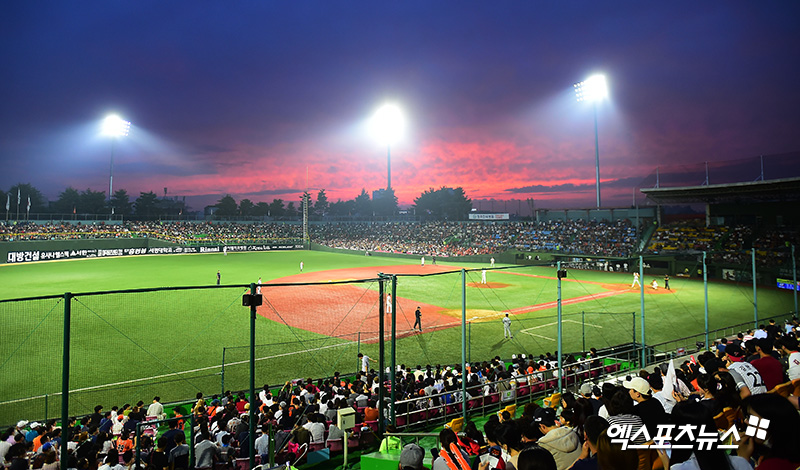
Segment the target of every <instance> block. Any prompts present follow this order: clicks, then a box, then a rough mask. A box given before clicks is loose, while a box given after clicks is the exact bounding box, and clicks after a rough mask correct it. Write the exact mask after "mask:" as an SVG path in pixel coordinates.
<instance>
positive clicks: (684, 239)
mask: <svg viewBox="0 0 800 470" xmlns="http://www.w3.org/2000/svg"><path fill="white" fill-rule="evenodd" d="M729 231H730V228H729V227H727V226H711V227H706V226H705V224H704V222H703V221H698V220H692V221H682V222H676V223H673V224H668V225H663V226H661V227H659V228H658V229H656V231H655V232H654V233H653V236H652V237H651V238H650V244H649V245H648V247H647V251H649V252H651V253H658V254H668V253H681V252H698V251H708V252H710V251H713V250H714V249H715V248H716V247H717V246H718V244H719V242H720V241H721V240H722V238H723V237H725V236H726V235H727V234H728V232H729Z"/></svg>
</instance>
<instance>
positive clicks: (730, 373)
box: [0, 319, 800, 470]
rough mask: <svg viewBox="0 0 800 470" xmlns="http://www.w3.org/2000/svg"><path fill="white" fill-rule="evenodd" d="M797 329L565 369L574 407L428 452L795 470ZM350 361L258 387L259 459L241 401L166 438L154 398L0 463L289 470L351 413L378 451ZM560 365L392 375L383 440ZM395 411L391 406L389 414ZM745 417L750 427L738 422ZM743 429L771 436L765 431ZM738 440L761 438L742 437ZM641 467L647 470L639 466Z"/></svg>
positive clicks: (540, 362)
mask: <svg viewBox="0 0 800 470" xmlns="http://www.w3.org/2000/svg"><path fill="white" fill-rule="evenodd" d="M797 328H798V323H797V320H796V319H794V320H792V321H787V322H786V324H785V325H782V326H779V325H776V324H775V323H774V321H771V322H770V324H769V325H762V326H761V327H760V328H759V329H758V330H757V331H755V332H752V331H748V332H746V333H741V334H739V335H738V336H737V337H736V338H722V339H721V340H720V341H719V342H718V343H717V344H716V345H715V347H714V348H713V350H710V351H705V352H703V353H702V354H699V356H698V358H697V361H694V360H692V361H684V362H683V363H682V364H680V365H679V367H678V368H675V367H673V366H672V364H663V365H660V366H658V367H656V368H655V369H654V370H653V371H652V372H648V371H644V370H642V371H641V372H640V373H639V374H638V375H636V376H634V377H630V376H628V377H625V379H624V380H622V381H616V380H606V381H605V382H603V376H604V375H605V374H607V373H608V372H611V371H609V370H608V369H607V367H608V366H604V364H603V363H602V361H601V359H602V358H601V357H600V356H598V354H597V352H596V351H594V350H592V351H590V352H589V353H588V354H587V355H586V357H577V358H576V357H574V356H566V357H565V358H564V364H565V365H564V370H563V374H564V377H563V378H564V379H565V382H566V384H568V385H571V386H572V388H573V389H574V390H575V392H574V393H573V392H567V391H564V392H563V393H561V394H559V393H552V394H549V395H548V396H547V398H545V400H544V401H543V403H542V405H541V406H540V405H538V404H536V403H529V404H527V405H526V406H525V407H524V410H523V411H522V413H521V416H520V417H516V409H515V408H516V407H515V406H514V405H512V406H507V407H505V408H501V411H500V412H498V413H497V414H496V415H494V416H493V417H491V418H490V419H489V421H488V422H487V423H486V424H485V425H484V427H483V432H481V431H480V430H478V429H477V427H476V426H475V424H474V423H469V422H468V423H466V424H465V426H464V428H463V431H464V432H463V434H456V433H455V432H454V430H453V429H450V428H449V427H446V428H445V429H444V430H443V431H442V432H441V433H440V435H439V440H440V443H441V448H437V449H432V450H431V452H432V453H433V457H434V460H433V467H432V470H470V469H471V468H472V467H471V466H470V464H469V462H468V461H469V459H470V457H475V456H478V455H481V456H483V457H479V458H480V459H481V461H482V462H486V461H488V462H489V464H490V465H491V467H492V468H493V469H509V470H510V469H520V470H531V469H532V468H534V467H532V465H533V463H536V464H537V465H539V466H538V467H535V468H545V469H548V470H553V469H558V470H566V469H586V468H597V469H602V470H608V469H614V470H627V469H631V470H633V469H637V468H656V467H654V466H653V462H655V461H659V462H660V464H661V465H663V467H664V468H671V469H679V470H685V469H703V470H710V469H713V470H716V469H723V468H732V469H736V470H744V469H751V468H753V465H754V466H755V469H756V470H770V469H784V468H786V469H789V468H791V469H795V468H797V466H798V465H800V433H799V432H798V430H800V415H799V414H798V397H797V396H795V395H794V394H793V393H791V391H793V390H797V389H798V388H800V352H798V338H797ZM359 359H360V360H361V363H362V367H361V369H362V370H361V371H360V372H359V373H357V374H356V375H355V376H354V377H353V378H352V380H343V378H342V377H340V376H339V374H338V373H335V374H334V376H333V377H330V378H327V379H317V380H313V379H306V380H295V381H290V382H286V383H285V384H284V385H283V386H282V387H281V388H280V389H278V388H277V387H274V388H271V387H269V386H268V385H264V387H263V389H262V390H261V391H260V392H259V393H258V397H257V399H256V400H255V404H256V406H257V416H258V418H257V419H258V426H257V429H258V430H259V435H258V437H257V439H255V447H254V448H253V449H250V444H249V426H248V415H249V406H250V403H249V401H247V400H246V398H245V394H244V392H239V393H231V392H226V393H225V394H223V395H221V396H212V397H204V396H203V394H202V393H198V394H197V396H196V401H194V402H193V403H192V404H191V405H188V406H186V405H185V406H183V407H181V406H178V407H175V408H173V410H172V412H171V414H172V416H170V417H169V418H171V419H169V421H168V425H167V426H166V427H165V429H160V430H159V431H156V427H155V426H146V423H147V421H148V420H153V419H164V418H166V417H167V413H166V411H165V407H164V405H162V404H161V402H160V398H159V397H154V398H153V400H152V402H151V403H149V404H148V405H145V403H143V402H141V401H140V402H138V403H137V404H136V405H135V406H130V405H127V404H126V405H124V406H122V407H116V406H114V407H112V408H110V409H109V410H106V409H105V408H104V407H103V406H102V405H98V406H96V407H95V408H94V412H93V413H91V414H90V415H87V416H85V417H83V418H81V419H80V420H78V419H72V420H71V422H70V423H68V426H69V429H70V433H69V436H70V438H69V439H68V440H66V441H67V442H64V440H65V439H62V430H61V429H60V428H59V427H56V426H55V422H54V421H50V422H47V423H44V424H39V423H29V422H27V421H24V420H22V421H19V422H18V423H17V424H16V426H14V427H10V428H9V429H7V430H5V432H3V434H2V437H1V438H0V459H2V460H4V462H5V464H6V465H7V466H8V468H10V469H12V470H25V469H31V468H32V469H44V470H55V469H57V468H59V464H60V462H59V453H58V451H59V448H60V447H61V446H63V445H66V446H67V447H66V448H67V450H68V459H69V460H68V463H67V468H70V469H73V468H74V469H80V470H87V469H89V470H94V469H96V468H100V469H101V470H112V469H113V470H122V469H124V468H126V467H127V468H133V466H134V460H135V458H134V453H133V451H134V448H135V447H136V446H137V443H136V442H134V438H133V437H132V436H133V435H134V434H133V432H134V431H135V429H136V425H137V423H145V433H144V434H143V435H142V436H141V438H140V441H139V442H138V447H139V448H140V449H141V452H142V454H141V459H142V460H141V462H143V466H144V468H148V469H158V470H167V469H169V470H176V469H178V470H180V469H188V468H189V447H188V444H187V443H186V433H190V435H191V436H193V442H194V446H195V447H194V458H195V465H194V467H193V468H202V469H206V468H212V467H213V468H217V469H223V468H233V465H234V462H235V459H243V458H247V457H249V456H250V455H251V453H254V454H255V455H256V456H258V459H259V460H260V461H261V462H266V458H267V455H268V454H269V453H270V445H271V441H270V438H269V429H270V426H272V427H273V429H275V430H276V432H275V441H274V446H275V447H274V448H273V449H272V450H273V451H277V461H278V462H286V461H289V462H295V461H296V459H298V458H300V456H301V454H303V453H304V452H305V450H307V449H312V450H313V449H321V448H323V447H325V446H327V447H328V448H330V449H331V450H334V451H335V450H341V449H342V446H343V445H348V444H346V443H345V442H346V441H348V438H346V437H345V432H346V431H347V432H348V433H350V432H351V430H349V429H346V430H343V429H339V428H338V427H337V426H336V424H334V422H335V421H336V413H337V410H339V409H346V408H352V409H353V410H354V411H355V412H356V414H355V422H356V426H355V428H354V429H353V430H352V432H354V433H355V434H356V435H357V436H358V442H359V443H360V445H368V444H377V440H376V437H375V433H374V432H373V431H375V430H377V429H378V425H377V420H378V417H379V414H380V411H379V409H378V407H379V406H381V403H380V402H379V399H378V397H379V392H380V388H381V387H384V388H385V389H384V392H385V396H386V397H389V396H390V394H389V392H390V390H389V389H388V388H389V382H388V381H386V380H384V381H381V380H380V378H379V375H378V374H377V373H376V371H375V370H374V369H371V368H370V362H371V361H373V360H371V359H370V358H368V357H366V356H363V355H362V354H359ZM556 359H557V358H555V357H554V356H553V354H550V353H548V354H546V355H541V356H539V357H538V358H535V357H530V356H527V357H526V356H525V355H524V354H520V355H514V356H512V358H511V360H510V361H509V362H505V361H502V360H500V358H499V357H495V358H493V359H492V360H490V361H485V362H482V363H475V364H467V365H466V368H465V369H464V370H462V368H461V367H459V366H454V367H449V366H447V367H443V366H441V365H436V366H431V365H429V366H424V367H423V366H421V365H418V366H416V367H414V368H409V367H406V366H404V365H401V366H399V367H398V369H397V370H396V371H395V374H396V377H395V378H396V383H397V387H396V393H397V395H399V397H396V398H397V400H396V402H395V411H396V421H395V423H391V425H390V426H389V427H388V428H387V430H388V431H389V432H392V431H394V430H395V429H396V428H395V426H396V427H402V426H405V425H408V424H411V422H412V417H413V416H415V415H416V416H417V417H418V418H419V416H425V418H419V419H429V418H430V417H431V414H432V413H434V412H436V413H445V414H446V413H448V412H449V413H452V416H453V417H454V418H455V417H458V416H460V410H459V408H460V406H464V405H465V404H466V406H467V407H468V408H477V407H479V406H483V405H484V404H485V403H492V404H496V403H499V405H498V406H499V407H503V406H504V405H506V404H513V403H514V397H519V396H523V395H525V394H527V393H531V392H532V390H533V389H534V387H535V386H536V385H544V386H542V387H539V388H538V390H540V391H546V392H552V391H554V390H552V389H551V387H552V385H554V381H555V379H556V378H557V377H558V369H557V367H555V363H556ZM612 371H613V370H612ZM463 381H466V384H464V383H463ZM792 381H794V382H792ZM464 386H465V388H466V395H464V392H463V391H462V390H463V387H464ZM523 390H525V392H523ZM493 397H497V399H498V400H497V401H494V400H493V399H492V398H493ZM390 405H391V401H388V400H387V401H386V402H385V403H384V404H383V406H384V408H386V407H388V406H390ZM189 414H191V417H192V418H193V420H190V419H189V418H190V416H189ZM384 416H387V414H384ZM745 417H750V418H748V421H746V422H745V421H744V419H745ZM752 417H757V418H759V419H763V420H766V421H764V423H762V425H761V426H760V427H759V425H758V422H757V421H754V420H753V418H752ZM190 423H193V427H192V426H190V425H189V424H190ZM737 424H739V425H742V426H740V427H738V428H737V427H736V425H737ZM454 426H455V424H454ZM746 426H750V427H754V428H758V430H757V432H756V431H755V430H754V431H753V432H752V433H751V432H750V430H749V429H748V430H747V432H744V430H745V427H746ZM688 428H691V429H690V430H689V431H685V429H688ZM456 430H458V429H456ZM681 430H683V431H681ZM731 430H736V432H735V433H733V434H732V431H731ZM695 432H697V434H695ZM665 433H666V434H665ZM720 435H722V436H723V437H722V438H721V437H720ZM623 437H624V439H623ZM659 437H661V438H662V440H667V441H669V442H670V443H671V444H672V446H673V447H672V450H671V453H667V452H662V451H656V450H654V449H639V450H635V449H631V448H627V444H628V443H630V444H632V445H642V444H645V443H647V442H651V441H652V440H656V441H657V440H658V439H659ZM370 438H371V440H370ZM728 438H734V440H735V442H734V446H733V447H734V448H735V454H736V455H735V456H734V455H729V454H728V453H726V452H725V451H724V450H723V449H721V448H719V447H716V446H715V445H714V444H722V443H723V442H722V441H725V442H727V441H726V439H728ZM623 441H625V444H623V443H622V442H623ZM702 442H709V443H714V444H709V445H705V446H704V445H701V443H702ZM381 448H382V449H392V448H395V449H401V448H402V451H401V457H400V463H401V468H402V469H406V468H407V469H411V468H413V469H414V470H422V467H421V458H422V457H424V451H422V449H420V448H415V447H409V446H403V443H402V441H401V440H400V439H399V438H397V437H392V436H389V437H387V438H386V439H384V441H383V442H381ZM420 454H422V455H420ZM404 456H405V457H404ZM404 462H405V464H404ZM643 462H645V463H646V465H645V467H641V466H640V465H643ZM406 464H407V465H406ZM480 468H485V467H483V465H481V467H480Z"/></svg>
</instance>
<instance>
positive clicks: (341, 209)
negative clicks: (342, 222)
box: [328, 199, 356, 217]
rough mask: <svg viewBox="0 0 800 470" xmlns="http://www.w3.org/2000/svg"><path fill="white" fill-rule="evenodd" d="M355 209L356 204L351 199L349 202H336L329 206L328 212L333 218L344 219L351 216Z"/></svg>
mask: <svg viewBox="0 0 800 470" xmlns="http://www.w3.org/2000/svg"><path fill="white" fill-rule="evenodd" d="M355 207H356V202H355V201H354V200H352V199H351V200H349V201H336V202H334V203H333V204H331V205H330V209H328V211H329V213H330V214H331V215H333V216H337V217H344V216H348V215H353V214H354V213H355Z"/></svg>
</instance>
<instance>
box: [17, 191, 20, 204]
mask: <svg viewBox="0 0 800 470" xmlns="http://www.w3.org/2000/svg"><path fill="white" fill-rule="evenodd" d="M19 196H20V190H19V188H17V208H19Z"/></svg>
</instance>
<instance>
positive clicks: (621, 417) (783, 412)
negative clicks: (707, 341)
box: [434, 319, 800, 470]
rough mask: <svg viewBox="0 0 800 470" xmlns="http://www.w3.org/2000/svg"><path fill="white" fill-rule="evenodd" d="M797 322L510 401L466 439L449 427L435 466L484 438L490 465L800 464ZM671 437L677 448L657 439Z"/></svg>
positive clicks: (628, 469)
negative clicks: (540, 398)
mask: <svg viewBox="0 0 800 470" xmlns="http://www.w3.org/2000/svg"><path fill="white" fill-rule="evenodd" d="M797 327H798V323H797V320H796V319H794V320H792V321H790V322H787V323H786V324H785V325H783V326H778V325H776V324H775V323H774V322H770V324H769V325H762V326H761V327H760V328H759V330H758V331H756V332H752V331H751V332H747V333H742V334H740V335H739V336H738V337H737V338H734V339H731V340H730V341H729V340H728V339H727V338H725V339H724V341H720V343H719V344H718V345H717V346H716V348H715V350H713V351H706V352H704V353H702V354H700V355H699V357H698V360H697V361H695V360H691V361H684V362H683V363H682V364H679V367H678V368H677V369H676V368H675V367H674V366H672V364H663V365H660V366H658V367H656V368H655V369H654V370H653V371H652V372H648V371H645V370H642V371H641V372H640V373H639V374H638V375H637V376H634V377H626V378H625V380H624V381H623V382H621V385H620V384H615V383H613V382H610V381H608V382H606V383H603V384H602V386H601V387H600V386H598V385H597V384H599V382H597V381H592V382H588V381H587V382H584V383H583V384H582V385H581V386H580V388H579V389H578V391H577V393H570V392H564V393H562V394H561V395H553V396H552V397H551V398H550V399H549V400H548V399H546V400H544V402H543V403H542V405H541V406H540V405H538V404H536V403H530V404H528V405H526V406H525V407H524V410H523V412H522V416H521V417H516V416H515V415H514V411H513V410H512V409H511V407H507V408H504V409H502V410H501V411H500V412H499V413H497V415H496V416H492V417H491V418H490V420H489V421H488V422H487V423H486V425H485V426H484V432H483V433H480V432H477V433H476V432H474V431H467V432H465V435H464V436H463V437H462V436H457V435H455V434H454V433H453V430H451V429H445V430H443V431H442V432H441V433H440V436H439V439H440V441H441V442H442V446H441V449H437V451H436V452H435V457H434V458H435V459H436V460H435V461H434V469H436V462H438V461H441V462H443V463H444V462H449V461H456V460H458V458H459V455H460V456H461V457H462V458H467V457H469V456H470V455H473V451H472V449H473V446H472V443H473V442H479V443H482V442H483V441H484V440H485V442H486V445H488V446H489V450H490V452H489V454H490V455H492V457H490V459H493V460H491V461H490V465H491V466H492V468H508V467H509V466H510V467H512V468H524V469H528V468H545V469H548V470H566V469H576V470H578V469H587V468H591V469H598V468H599V469H615V470H636V469H645V468H646V469H657V468H670V469H677V470H688V469H703V470H716V469H735V470H751V469H753V468H755V470H769V469H796V468H798V465H800V432H798V431H800V414H798V408H800V407H799V406H798V400H799V399H800V396H798V395H800V352H798V337H797ZM466 427H467V429H469V423H467V425H466ZM664 441H666V442H667V443H668V444H669V445H670V450H669V451H667V450H665V449H663V448H662V449H657V448H653V447H651V445H652V444H662V443H664ZM629 446H634V447H629ZM635 446H642V447H640V448H635ZM720 446H729V447H728V448H725V447H720ZM534 465H535V467H534ZM439 468H456V467H453V466H450V465H448V466H447V467H445V466H440V467H439ZM461 468H463V469H464V470H466V468H468V467H464V466H462V467H461Z"/></svg>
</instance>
